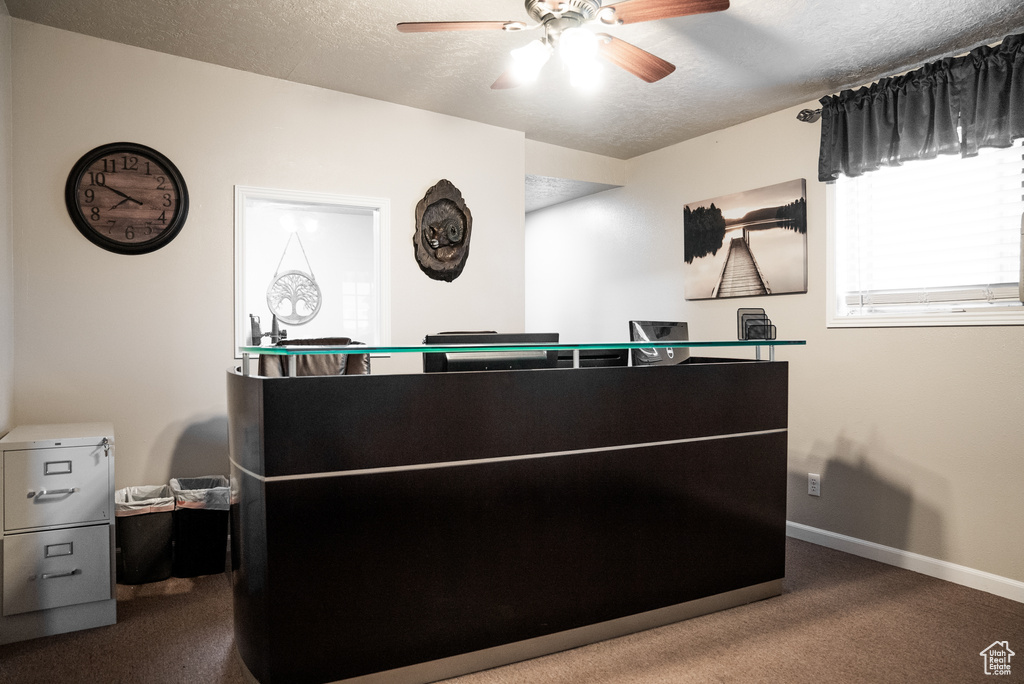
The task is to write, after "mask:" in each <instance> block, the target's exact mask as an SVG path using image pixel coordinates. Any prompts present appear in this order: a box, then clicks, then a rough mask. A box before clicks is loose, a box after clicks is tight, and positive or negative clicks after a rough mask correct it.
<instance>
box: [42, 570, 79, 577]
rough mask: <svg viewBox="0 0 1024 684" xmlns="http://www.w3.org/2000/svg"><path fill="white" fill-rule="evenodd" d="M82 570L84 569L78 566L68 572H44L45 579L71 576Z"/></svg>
mask: <svg viewBox="0 0 1024 684" xmlns="http://www.w3.org/2000/svg"><path fill="white" fill-rule="evenodd" d="M80 572H82V571H81V570H79V569H78V568H75V569H74V570H69V571H68V572H44V573H43V579H53V578H54V577H71V576H72V575H77V574H78V573H80Z"/></svg>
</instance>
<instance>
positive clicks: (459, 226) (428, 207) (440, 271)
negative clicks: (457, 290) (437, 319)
mask: <svg viewBox="0 0 1024 684" xmlns="http://www.w3.org/2000/svg"><path fill="white" fill-rule="evenodd" d="M472 230H473V214H472V213H471V212H470V211H469V207H467V206H466V202H465V201H464V200H463V199H462V193H461V192H460V191H459V189H458V188H457V187H455V186H454V185H452V183H451V182H450V181H447V180H440V181H438V183H437V185H435V186H434V187H432V188H430V190H427V194H426V195H424V196H423V199H421V200H420V201H419V203H418V204H417V205H416V232H415V233H414V234H413V236H412V244H413V247H414V249H415V254H416V263H417V264H419V266H420V269H421V270H422V271H423V272H424V273H426V274H427V275H428V276H430V277H431V278H433V279H434V280H444V281H447V282H449V283H450V282H452V281H453V280H455V279H456V278H458V277H459V275H461V274H462V269H463V268H464V267H465V266H466V259H467V258H469V238H470V235H471V233H472Z"/></svg>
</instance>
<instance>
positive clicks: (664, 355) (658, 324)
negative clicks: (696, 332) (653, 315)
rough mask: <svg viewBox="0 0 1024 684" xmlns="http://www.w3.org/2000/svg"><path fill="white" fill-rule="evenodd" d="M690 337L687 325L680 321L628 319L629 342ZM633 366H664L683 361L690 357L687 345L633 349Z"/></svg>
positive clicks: (684, 339)
mask: <svg viewBox="0 0 1024 684" xmlns="http://www.w3.org/2000/svg"><path fill="white" fill-rule="evenodd" d="M689 339H690V334H689V330H688V329H687V325H686V323H685V322H682V321H630V322H629V341H630V342H686V341H688V340H689ZM632 351H633V365H634V366H666V365H672V364H677V363H685V362H686V361H687V359H689V358H690V348H689V347H651V348H649V349H644V348H641V349H634V350H632Z"/></svg>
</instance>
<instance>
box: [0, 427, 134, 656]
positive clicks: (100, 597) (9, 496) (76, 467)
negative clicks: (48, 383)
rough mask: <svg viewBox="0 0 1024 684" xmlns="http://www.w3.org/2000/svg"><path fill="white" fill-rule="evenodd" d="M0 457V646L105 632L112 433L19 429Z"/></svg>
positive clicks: (110, 601)
mask: <svg viewBox="0 0 1024 684" xmlns="http://www.w3.org/2000/svg"><path fill="white" fill-rule="evenodd" d="M0 449H2V458H0V482H2V487H0V512H2V517H3V525H2V530H0V573H2V583H0V644H6V643H11V642H14V641H22V640H25V639H32V638H35V637H40V636H46V635H50V634H60V633H63V632H71V631H74V630H78V629H86V628H89V627H99V626H102V625H112V624H114V622H116V621H117V599H116V589H115V584H114V582H115V575H114V553H115V549H114V431H113V428H112V426H111V425H110V424H108V423H75V424H63V425H24V426H20V427H16V428H14V429H13V430H11V431H10V432H9V433H8V434H7V435H6V436H5V437H4V438H3V439H0Z"/></svg>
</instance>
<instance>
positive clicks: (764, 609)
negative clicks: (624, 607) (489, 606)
mask: <svg viewBox="0 0 1024 684" xmlns="http://www.w3.org/2000/svg"><path fill="white" fill-rule="evenodd" d="M784 586H785V591H784V593H783V594H782V595H781V596H777V597H774V598H770V599H767V600H764V601H759V602H756V603H752V604H749V605H746V606H740V607H738V608H733V609H731V610H726V611H722V612H719V613H713V614H711V615H705V616H702V617H699V618H694V619H692V620H687V621H685V622H680V623H676V624H672V625H668V626H666V627H660V628H658V629H652V630H648V631H645V632H640V633H637V634H632V635H629V636H625V637H621V638H618V639H612V640H609V641H604V642H601V643H597V644H592V645H589V646H584V647H582V648H577V649H573V650H570V651H564V652H562V653H556V654H554V655H550V656H545V657H543V658H537V659H534V660H528V661H524V662H521V663H515V664H513V665H508V666H505V667H500V668H495V669H493V670H486V671H483V672H477V673H474V674H470V675H465V676H463V677H458V678H455V679H451V680H447V684H688V683H690V682H693V683H698V682H700V683H701V684H704V683H707V682H737V683H746V682H759V683H760V682H765V683H775V682H778V683H786V684H801V683H803V682H808V683H809V682H815V683H816V684H817V683H820V682H872V683H874V682H894V683H895V682H922V683H928V684H932V683H936V684H944V683H946V682H948V683H949V684H961V683H964V682H991V681H992V680H995V681H1000V682H1024V604H1021V603H1017V602H1015V601H1011V600H1008V599H1004V598H1000V597H997V596H994V595H992V594H987V593H984V592H980V591H976V590H973V589H968V588H966V587H962V586H959V585H956V584H951V583H949V582H944V581H941V580H937V579H934V578H931V577H927V576H925V575H920V574H917V573H913V572H910V571H907V570H901V569H899V568H894V567H891V566H888V565H884V564H881V563H877V562H874V561H870V560H866V559H864V558H859V557H857V556H852V555H849V554H845V553H841V552H839V551H834V550H832V549H827V548H824V547H821V546H816V545H814V544H809V543H806V542H802V541H798V540H794V539H790V540H788V542H787V547H786V580H785V583H784ZM117 589H118V592H117V599H118V615H117V618H118V621H117V624H116V625H112V626H109V627H99V628H96V629H90V630H84V631H81V632H74V633H71V634H62V635H57V636H53V637H47V638H43V639H34V640H31V641H25V642H20V643H16V644H8V645H6V646H0V682H3V683H5V684H8V683H9V684H31V683H35V682H38V683H39V684H77V683H79V682H81V683H83V684H85V683H89V684H94V683H98V684H105V683H107V682H110V683H122V682H123V683H124V684H178V683H179V682H180V683H186V682H188V683H193V682H199V683H205V682H209V683H211V684H213V683H218V684H242V683H243V682H246V681H247V678H246V676H245V674H244V671H243V668H242V665H241V663H240V662H239V660H238V657H237V655H236V654H235V651H234V647H233V644H232V620H231V587H230V583H229V579H228V575H226V574H224V575H211V576H207V577H199V578H195V579H176V578H175V579H169V580H166V581H164V582H155V583H153V584H146V585H138V586H124V585H118V588H117ZM995 641H1006V642H1008V645H1009V647H1010V649H1011V650H1013V651H1014V652H1015V653H1018V654H1020V655H1017V656H1015V657H1014V658H1011V663H1010V664H1011V673H1010V674H1009V675H1006V676H1000V677H992V676H988V675H986V674H985V671H984V659H983V658H982V656H981V655H980V654H981V651H982V650H983V649H985V648H986V647H988V646H989V645H990V644H992V643H993V642H995Z"/></svg>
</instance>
